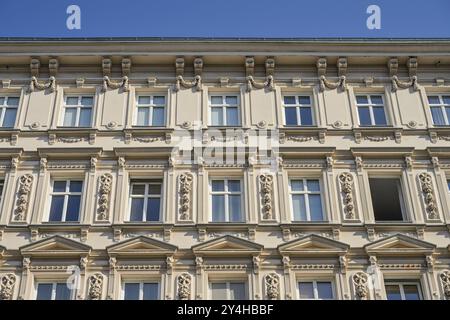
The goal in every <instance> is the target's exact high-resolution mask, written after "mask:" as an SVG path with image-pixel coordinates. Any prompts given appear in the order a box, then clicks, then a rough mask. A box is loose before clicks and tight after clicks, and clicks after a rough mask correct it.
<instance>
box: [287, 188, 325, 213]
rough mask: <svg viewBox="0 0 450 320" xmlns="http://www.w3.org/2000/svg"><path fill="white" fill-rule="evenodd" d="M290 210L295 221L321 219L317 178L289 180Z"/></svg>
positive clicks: (320, 197) (320, 202)
mask: <svg viewBox="0 0 450 320" xmlns="http://www.w3.org/2000/svg"><path fill="white" fill-rule="evenodd" d="M290 193H291V201H292V212H293V216H294V220H295V221H323V220H324V214H323V209H322V195H321V192H320V182H319V180H312V179H292V180H290Z"/></svg>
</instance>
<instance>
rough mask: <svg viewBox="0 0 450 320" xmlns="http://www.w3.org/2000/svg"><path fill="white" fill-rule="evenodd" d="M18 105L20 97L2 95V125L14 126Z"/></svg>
mask: <svg viewBox="0 0 450 320" xmlns="http://www.w3.org/2000/svg"><path fill="white" fill-rule="evenodd" d="M18 106H19V97H7V96H4V97H0V127H2V128H12V127H14V123H15V122H16V115H17V108H18Z"/></svg>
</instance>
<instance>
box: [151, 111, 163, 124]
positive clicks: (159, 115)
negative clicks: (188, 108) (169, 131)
mask: <svg viewBox="0 0 450 320" xmlns="http://www.w3.org/2000/svg"><path fill="white" fill-rule="evenodd" d="M152 122H153V123H152V125H153V126H163V125H164V108H163V107H154V108H153V119H152Z"/></svg>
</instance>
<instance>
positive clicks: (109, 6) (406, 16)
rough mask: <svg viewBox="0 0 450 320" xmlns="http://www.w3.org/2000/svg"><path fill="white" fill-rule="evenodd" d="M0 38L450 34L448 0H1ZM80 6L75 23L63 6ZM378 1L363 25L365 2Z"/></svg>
mask: <svg viewBox="0 0 450 320" xmlns="http://www.w3.org/2000/svg"><path fill="white" fill-rule="evenodd" d="M0 3H1V4H0V12H2V15H1V16H2V18H1V19H0V37H124V36H133V37H145V36H147V37H286V38H289V37H308V38H309V37H383V38H402V37H403V38H412V37H413V38H437V37H440V38H444V37H448V38H450V18H449V16H450V0H270V1H269V0H193V1H186V0H170V1H168V0H70V1H66V0H39V1H36V0H14V1H10V0H1V1H0ZM71 4H76V5H78V6H79V7H80V8H81V30H68V29H67V27H66V19H67V17H68V14H67V13H66V9H67V7H68V6H69V5H71ZM371 4H375V5H378V6H379V7H380V8H381V29H380V30H369V29H368V28H367V27H366V20H367V17H368V16H369V14H367V13H366V9H367V7H368V6H369V5H371Z"/></svg>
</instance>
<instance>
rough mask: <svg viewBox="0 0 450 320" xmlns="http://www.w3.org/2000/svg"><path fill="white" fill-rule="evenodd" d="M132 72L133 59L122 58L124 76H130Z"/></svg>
mask: <svg viewBox="0 0 450 320" xmlns="http://www.w3.org/2000/svg"><path fill="white" fill-rule="evenodd" d="M130 73H131V59H130V58H122V76H129V75H130Z"/></svg>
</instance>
